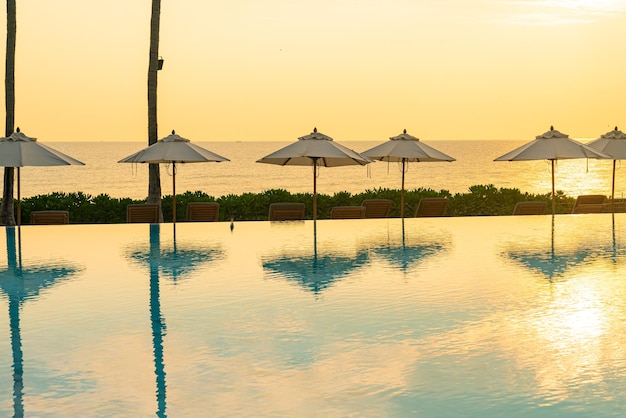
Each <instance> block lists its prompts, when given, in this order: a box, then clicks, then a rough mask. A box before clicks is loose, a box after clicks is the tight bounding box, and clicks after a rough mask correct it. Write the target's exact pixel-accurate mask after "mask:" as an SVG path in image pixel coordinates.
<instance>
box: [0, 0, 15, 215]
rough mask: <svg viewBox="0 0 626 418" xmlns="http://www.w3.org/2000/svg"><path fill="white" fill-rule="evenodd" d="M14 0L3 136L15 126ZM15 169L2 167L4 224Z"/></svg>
mask: <svg viewBox="0 0 626 418" xmlns="http://www.w3.org/2000/svg"><path fill="white" fill-rule="evenodd" d="M15 9H16V7H15V0H7V46H6V62H5V75H4V94H5V107H6V124H5V130H4V133H5V136H9V135H11V134H12V133H13V129H14V126H15V38H16V32H17V17H16V11H15ZM14 173H15V169H14V168H13V167H5V168H4V191H3V193H2V204H0V222H1V223H2V224H4V225H15V214H14V210H13V184H14V176H15V174H14Z"/></svg>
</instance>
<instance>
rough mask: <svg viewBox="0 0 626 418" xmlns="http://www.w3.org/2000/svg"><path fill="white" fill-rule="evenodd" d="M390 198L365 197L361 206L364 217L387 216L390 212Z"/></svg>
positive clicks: (391, 202) (391, 201)
mask: <svg viewBox="0 0 626 418" xmlns="http://www.w3.org/2000/svg"><path fill="white" fill-rule="evenodd" d="M392 204H393V200H391V199H365V200H363V202H361V206H364V207H365V217H366V218H388V217H389V212H391V205H392Z"/></svg>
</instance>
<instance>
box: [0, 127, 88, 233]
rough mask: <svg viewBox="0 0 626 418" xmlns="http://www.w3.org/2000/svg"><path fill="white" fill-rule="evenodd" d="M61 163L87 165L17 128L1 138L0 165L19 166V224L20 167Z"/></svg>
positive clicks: (18, 220)
mask: <svg viewBox="0 0 626 418" xmlns="http://www.w3.org/2000/svg"><path fill="white" fill-rule="evenodd" d="M59 165H85V164H84V163H82V162H80V161H78V160H76V159H74V158H72V157H70V156H69V155H65V154H63V153H62V152H59V151H57V150H55V149H52V148H50V147H48V146H46V145H43V144H41V143H39V142H37V138H31V137H28V136H26V135H24V134H23V133H22V132H21V131H20V128H17V130H16V131H15V132H13V133H12V134H11V135H10V136H8V137H4V138H0V166H3V167H16V168H17V224H18V225H20V224H21V222H22V207H21V198H20V167H27V166H38V167H49V166H59Z"/></svg>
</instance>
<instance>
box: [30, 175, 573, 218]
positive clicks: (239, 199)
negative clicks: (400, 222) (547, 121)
mask: <svg viewBox="0 0 626 418" xmlns="http://www.w3.org/2000/svg"><path fill="white" fill-rule="evenodd" d="M423 197H447V198H448V199H449V200H448V202H449V203H448V209H447V215H448V216H490V215H510V214H511V213H513V208H514V206H515V204H516V203H517V202H520V201H525V200H543V201H546V202H550V194H530V193H522V192H520V191H519V190H518V189H506V188H497V187H495V186H494V185H492V184H489V185H479V186H472V187H470V189H469V192H468V193H457V194H455V195H452V194H451V193H450V192H448V191H447V190H440V191H435V190H432V189H422V188H420V189H414V190H407V191H406V192H405V208H406V209H405V215H406V216H407V217H410V216H413V214H414V213H415V209H416V208H417V204H418V202H419V201H420V199H421V198H423ZM377 198H378V199H391V200H393V202H394V205H393V208H392V211H391V215H390V216H391V217H399V216H400V190H392V189H382V188H380V189H374V190H366V191H365V192H363V193H357V194H351V193H348V192H339V193H335V194H334V195H332V196H330V195H326V194H318V195H317V205H318V219H327V218H329V216H330V210H331V208H332V207H333V206H346V205H360V204H361V202H362V201H363V199H377ZM574 200H575V199H574V198H571V197H567V196H565V195H564V194H563V193H562V192H558V193H557V212H558V213H569V212H570V209H571V207H572V205H573V203H574ZM189 202H218V203H219V204H220V221H228V220H230V219H231V216H232V218H233V219H235V220H238V221H257V220H267V216H268V208H269V205H270V203H274V202H303V203H304V204H305V206H306V214H305V217H306V218H307V219H312V218H313V214H312V209H313V196H312V194H311V193H290V192H288V191H286V190H283V189H272V190H266V191H264V192H262V193H243V194H241V195H234V194H229V195H226V196H221V197H219V198H215V197H213V196H209V195H208V194H206V193H204V192H201V191H196V192H186V193H184V194H180V195H176V214H177V216H176V219H177V221H184V219H185V211H186V207H187V203H189ZM137 203H145V200H134V199H130V198H120V199H118V198H112V197H110V196H109V195H107V194H100V195H98V196H95V197H92V196H91V195H88V194H84V193H82V192H77V193H58V192H55V193H51V194H46V195H38V196H33V197H29V198H26V199H23V200H22V223H24V224H27V223H30V213H31V212H32V211H37V210H67V211H69V212H70V222H71V223H124V222H126V206H127V205H129V204H137ZM162 207H163V217H164V219H165V221H166V222H171V220H172V196H171V195H168V196H164V197H163V199H162Z"/></svg>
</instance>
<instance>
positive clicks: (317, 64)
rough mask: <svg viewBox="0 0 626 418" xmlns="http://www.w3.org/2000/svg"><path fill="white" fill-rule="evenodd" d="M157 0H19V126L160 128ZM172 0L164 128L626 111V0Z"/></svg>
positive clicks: (517, 135)
mask: <svg viewBox="0 0 626 418" xmlns="http://www.w3.org/2000/svg"><path fill="white" fill-rule="evenodd" d="M150 6H151V2H150V1H149V0H130V1H129V0H108V1H105V2H95V1H91V0H57V1H49V0H26V1H25V0H17V20H18V28H17V47H16V48H17V59H16V126H19V127H21V129H22V131H23V132H24V133H26V134H27V135H29V136H34V137H37V138H39V139H40V140H41V141H45V142H55V141H142V142H143V141H146V142H147V93H146V91H147V87H146V84H147V68H148V50H149V22H150ZM161 8H162V10H161V12H162V14H161V36H160V39H161V45H160V51H159V53H160V55H161V56H162V57H163V58H164V59H165V65H164V68H163V70H162V71H160V72H159V90H158V94H159V108H158V109H159V111H158V118H159V137H164V136H166V135H167V134H168V133H169V132H170V131H171V130H172V129H176V131H177V133H179V134H180V135H182V136H184V137H186V138H189V139H191V140H193V141H277V140H278V141H293V140H295V139H296V138H297V137H298V136H302V135H305V134H308V133H309V132H311V130H312V129H313V127H317V128H318V129H319V130H320V131H321V132H323V133H325V134H327V135H330V136H332V137H333V138H335V139H336V140H338V141H343V140H346V141H352V140H372V141H380V140H385V139H387V138H388V137H390V136H393V135H397V134H399V133H400V132H401V131H402V129H405V128H406V129H407V130H408V131H409V133H412V134H414V135H415V136H418V137H420V138H421V139H423V140H425V141H429V140H447V139H454V140H457V139H469V140H471V139H519V140H531V139H533V138H534V137H535V135H538V134H541V133H543V132H545V131H547V130H548V129H549V127H550V125H554V127H555V128H556V129H558V130H560V131H561V132H563V133H566V134H569V135H570V137H573V138H578V139H587V138H595V137H598V136H599V135H601V134H603V133H605V132H607V131H608V130H611V129H612V128H613V127H614V126H619V127H620V128H622V125H623V127H624V128H626V112H625V111H624V97H625V94H624V93H625V91H626V76H625V70H624V67H625V66H624V64H625V61H626V55H625V53H624V43H625V42H626V41H625V39H626V37H625V35H624V28H625V27H626V1H623V0H622V1H610V0H586V1H585V0H233V1H208V0H175V1H174V0H162V5H161ZM0 18H1V19H2V27H3V28H5V27H6V21H5V19H6V14H5V12H4V11H3V13H2V15H1V17H0ZM2 39H3V40H4V36H2ZM0 51H1V54H2V56H4V41H3V42H1V45H0ZM0 72H4V66H2V69H0Z"/></svg>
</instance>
